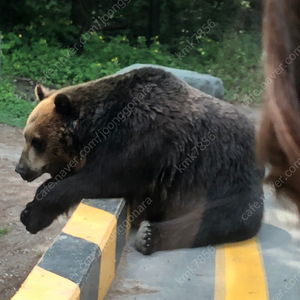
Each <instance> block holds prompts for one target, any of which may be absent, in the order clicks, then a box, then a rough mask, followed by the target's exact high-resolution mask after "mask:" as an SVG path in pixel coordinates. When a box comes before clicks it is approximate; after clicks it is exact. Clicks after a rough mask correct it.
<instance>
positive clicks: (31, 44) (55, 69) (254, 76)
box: [0, 31, 263, 126]
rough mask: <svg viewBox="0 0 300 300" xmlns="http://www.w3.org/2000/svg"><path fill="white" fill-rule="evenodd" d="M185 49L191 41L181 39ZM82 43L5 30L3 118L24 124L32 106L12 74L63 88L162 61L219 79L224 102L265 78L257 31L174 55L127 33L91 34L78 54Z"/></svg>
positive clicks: (231, 35)
mask: <svg viewBox="0 0 300 300" xmlns="http://www.w3.org/2000/svg"><path fill="white" fill-rule="evenodd" d="M180 43H181V47H182V49H184V47H186V45H187V40H185V39H181V42H180ZM80 49H81V47H80V43H79V41H78V42H77V43H76V44H74V46H73V47H71V48H69V49H66V48H65V49H62V48H61V47H59V46H58V45H57V44H56V42H52V41H47V40H46V39H45V38H39V39H37V37H36V36H34V35H33V34H32V33H31V32H30V34H26V33H25V34H21V33H20V34H18V33H7V34H5V33H4V34H3V42H2V65H3V71H2V72H3V74H4V78H5V80H4V81H3V82H2V83H1V86H0V122H4V123H7V124H10V125H14V126H24V124H25V120H26V118H27V116H28V114H29V113H30V111H31V110H32V108H33V104H32V103H31V102H29V101H28V100H25V99H26V95H25V94H22V93H20V92H19V91H18V90H16V88H15V87H14V85H13V84H12V78H20V77H21V78H23V77H25V78H28V79H32V80H34V81H39V82H41V83H43V84H45V85H46V86H53V85H54V86H56V87H61V86H65V85H71V84H77V83H81V82H86V81H89V80H93V79H97V78H101V77H103V76H106V75H110V74H113V73H115V72H116V71H118V70H119V69H121V68H124V67H127V66H129V65H131V64H134V63H151V64H160V65H164V66H168V67H174V68H183V69H188V70H194V71H197V72H200V73H209V74H211V75H214V76H217V77H220V78H221V79H222V80H223V82H224V86H225V90H226V94H225V100H227V101H230V102H235V101H241V100H242V99H243V97H245V95H246V94H247V93H249V92H251V91H253V90H254V89H256V88H257V87H258V86H259V85H260V84H261V82H262V80H263V73H262V66H261V60H260V56H261V36H260V34H258V33H251V34H249V33H245V32H238V33H237V32H234V31H228V32H226V33H225V34H224V35H223V40H222V41H215V40H212V39H210V38H208V37H203V38H201V39H200V40H199V42H198V43H197V45H196V46H195V47H194V48H193V49H190V51H188V52H186V55H184V57H178V55H176V53H171V52H170V49H169V48H168V46H167V45H164V44H161V43H160V41H159V38H158V37H156V38H154V39H153V40H152V44H151V45H150V46H149V47H147V46H146V38H145V37H138V38H137V40H136V42H135V43H134V44H133V43H131V42H130V41H129V40H128V38H127V37H125V36H117V37H110V36H102V35H99V34H96V33H93V34H89V36H88V38H86V43H85V44H84V50H83V53H82V54H81V55H78V54H79V51H80Z"/></svg>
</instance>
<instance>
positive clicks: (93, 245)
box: [12, 199, 129, 300]
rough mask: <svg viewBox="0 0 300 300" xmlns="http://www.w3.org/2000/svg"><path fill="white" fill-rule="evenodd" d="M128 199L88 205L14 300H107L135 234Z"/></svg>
mask: <svg viewBox="0 0 300 300" xmlns="http://www.w3.org/2000/svg"><path fill="white" fill-rule="evenodd" d="M127 218H128V213H127V208H126V203H125V200H124V199H85V200H83V201H82V202H81V203H80V204H79V206H78V207H77V209H76V210H75V212H74V213H73V215H72V217H71V218H70V220H69V221H68V223H67V224H66V226H65V227H64V228H63V230H62V233H61V234H60V235H59V236H58V237H57V238H56V240H55V241H54V243H53V245H52V246H51V247H50V248H49V249H48V251H47V252H46V253H45V254H44V256H43V257H42V258H41V259H40V261H39V262H38V264H37V265H36V266H35V267H34V268H33V270H32V271H31V273H30V274H29V275H28V277H27V279H26V280H25V282H24V283H23V284H22V286H21V288H20V289H19V291H18V292H17V293H16V295H15V296H14V297H13V298H12V299H13V300H101V299H104V297H105V295H106V293H107V291H108V289H109V287H110V284H111V282H112V280H113V279H114V276H115V270H116V267H117V265H118V262H119V260H120V257H121V253H122V250H123V248H124V245H125V243H126V239H127V236H128V233H129V222H128V221H127Z"/></svg>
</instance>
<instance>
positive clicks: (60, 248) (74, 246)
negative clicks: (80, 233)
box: [38, 233, 101, 300]
mask: <svg viewBox="0 0 300 300" xmlns="http://www.w3.org/2000/svg"><path fill="white" fill-rule="evenodd" d="M100 261H101V250H100V248H99V246H98V245H96V244H94V243H91V242H89V241H86V240H84V239H81V238H78V237H74V236H71V235H68V234H65V233H61V234H60V235H59V236H58V237H57V238H56V240H55V242H54V244H53V245H52V246H51V247H50V248H49V250H48V251H47V252H46V253H45V255H44V257H43V258H42V260H41V261H40V262H39V264H38V266H39V267H41V268H43V269H45V270H47V271H50V272H52V273H55V274H57V275H60V276H62V277H64V278H67V279H69V280H71V281H73V282H74V283H76V284H78V285H79V287H80V289H81V297H80V299H81V300H98V287H99V276H100V263H101V262H100Z"/></svg>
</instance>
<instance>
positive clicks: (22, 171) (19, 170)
mask: <svg viewBox="0 0 300 300" xmlns="http://www.w3.org/2000/svg"><path fill="white" fill-rule="evenodd" d="M15 171H16V172H17V173H18V174H20V175H21V176H22V175H24V174H25V168H24V166H22V165H20V164H18V165H17V166H16V168H15Z"/></svg>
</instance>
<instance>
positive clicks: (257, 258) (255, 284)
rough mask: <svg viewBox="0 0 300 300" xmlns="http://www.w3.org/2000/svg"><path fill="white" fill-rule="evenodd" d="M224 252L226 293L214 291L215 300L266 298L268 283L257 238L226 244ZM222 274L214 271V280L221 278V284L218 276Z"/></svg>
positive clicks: (263, 299)
mask: <svg viewBox="0 0 300 300" xmlns="http://www.w3.org/2000/svg"><path fill="white" fill-rule="evenodd" d="M220 250H221V251H222V249H220ZM220 250H218V251H220ZM224 252H225V264H224V268H225V285H226V295H220V293H219V294H218V293H216V297H215V300H258V299H259V300H268V299H269V295H268V285H267V280H266V275H265V271H264V265H263V259H262V256H261V249H260V245H259V243H258V242H257V239H256V238H252V239H250V240H248V241H245V242H240V243H233V244H226V245H225V250H224ZM221 255H222V254H221ZM219 262H220V261H219ZM219 268H220V266H219ZM219 270H220V269H219ZM223 274H224V273H223ZM223 274H222V272H221V273H220V275H219V274H217V273H216V281H219V280H221V282H220V284H221V285H222V279H219V276H221V277H222V276H223ZM216 284H217V283H216ZM217 297H219V298H217Z"/></svg>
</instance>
